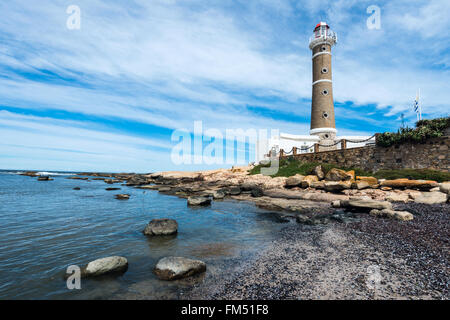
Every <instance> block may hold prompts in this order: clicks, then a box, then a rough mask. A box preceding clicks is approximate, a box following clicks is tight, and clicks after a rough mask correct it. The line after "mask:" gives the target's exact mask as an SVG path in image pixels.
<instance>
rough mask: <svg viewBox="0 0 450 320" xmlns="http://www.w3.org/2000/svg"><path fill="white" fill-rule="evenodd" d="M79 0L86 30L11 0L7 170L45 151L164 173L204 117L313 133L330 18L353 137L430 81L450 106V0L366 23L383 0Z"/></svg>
mask: <svg viewBox="0 0 450 320" xmlns="http://www.w3.org/2000/svg"><path fill="white" fill-rule="evenodd" d="M75 2H76V3H74V4H77V5H78V6H80V8H81V14H82V15H81V18H82V24H81V30H73V31H71V30H68V29H67V28H66V19H67V17H68V15H67V14H66V8H67V5H68V4H67V2H66V1H40V2H39V3H30V2H29V1H25V0H17V1H14V2H12V1H8V2H7V1H3V2H1V3H0V15H1V19H0V41H1V43H2V46H1V47H0V105H2V106H3V107H0V108H2V109H4V110H7V112H6V111H4V112H2V113H0V126H1V127H0V130H1V131H0V132H1V138H2V139H1V140H2V141H1V142H0V144H2V143H4V145H3V144H2V145H1V147H2V154H3V155H8V158H6V157H3V158H2V160H0V166H3V167H5V166H6V167H11V166H14V165H15V163H18V162H16V161H11V158H10V156H14V155H17V156H20V158H21V159H22V160H21V162H20V163H22V164H23V166H26V163H29V164H30V166H31V164H33V163H37V162H34V161H35V159H34V160H33V158H37V157H38V155H39V157H40V158H42V159H41V160H39V161H40V162H39V163H42V165H45V158H46V154H47V155H50V154H54V155H55V157H56V154H57V159H58V160H54V159H53V158H51V157H50V156H47V158H48V161H49V162H48V163H49V166H52V167H55V166H56V164H57V163H59V165H57V167H58V168H63V167H64V166H66V165H67V166H68V162H67V161H69V160H68V159H77V160H76V162H77V163H78V165H77V163H74V162H72V164H71V166H70V168H71V169H74V170H75V169H77V168H80V169H81V168H82V169H83V170H85V169H86V168H87V167H89V168H95V169H96V170H102V168H103V167H105V166H106V164H105V159H108V157H112V158H114V162H115V165H114V167H115V168H125V167H126V168H128V169H129V170H132V169H133V168H139V169H140V170H141V169H145V168H148V169H147V170H141V171H153V170H159V169H165V168H168V163H169V162H170V161H169V160H168V159H169V154H168V150H165V149H164V148H166V149H167V148H168V147H170V131H171V130H173V129H176V128H188V129H191V128H192V126H193V122H194V121H195V120H202V121H203V122H204V125H205V127H210V128H218V129H220V130H224V129H225V128H238V127H241V128H244V129H245V128H248V127H253V128H269V129H270V128H277V129H280V130H281V131H285V132H289V133H294V134H295V133H298V134H305V133H307V131H308V129H309V123H308V121H309V112H310V95H311V53H310V51H309V49H308V43H307V42H308V38H309V36H310V34H311V32H312V28H313V26H314V25H315V24H316V23H317V22H318V20H320V19H322V20H327V21H328V22H329V23H330V24H331V26H332V28H333V29H334V30H335V31H337V32H338V34H339V38H340V43H339V44H338V46H337V47H336V48H335V49H334V58H333V59H334V61H333V63H334V66H333V73H334V74H333V76H334V97H335V100H336V102H337V105H338V106H339V107H338V108H337V109H336V113H337V115H336V116H337V118H338V120H339V121H338V123H339V124H340V126H341V127H340V128H338V129H339V130H340V132H341V133H342V134H352V133H355V134H369V133H373V132H375V131H382V130H389V129H395V128H396V127H397V126H398V123H397V122H395V121H393V119H396V118H397V117H398V115H399V114H400V113H406V114H407V118H409V119H413V117H414V115H413V114H412V113H411V112H410V110H412V108H411V103H412V99H413V98H414V96H415V92H416V90H417V89H418V88H421V90H422V94H423V103H424V112H425V114H426V115H429V116H437V115H443V114H446V113H447V114H448V110H449V109H448V103H447V100H448V94H447V93H448V92H449V91H450V71H449V65H450V63H449V61H450V60H449V53H450V48H449V46H450V45H449V43H450V41H448V39H449V37H450V35H448V34H445V32H444V34H442V30H447V29H448V24H449V22H448V21H449V19H448V12H449V10H448V9H449V4H448V1H446V0H432V1H421V0H418V1H403V0H401V1H395V2H393V1H378V2H377V3H376V4H377V5H379V6H380V7H381V10H382V13H381V18H382V28H381V30H368V29H367V28H366V24H365V23H366V19H367V17H368V15H367V13H366V8H367V7H368V6H369V5H371V4H373V3H372V1H355V0H338V1H328V0H327V1H321V2H317V1H312V0H311V1H291V0H280V1H267V0H260V1H243V0H242V1H235V2H233V3H231V2H228V1H219V0H213V1H199V0H195V1H175V0H173V1H168V0H152V1H144V0H134V1H127V2H122V1H100V0H90V1H87V0H77V1H75ZM434 21H439V22H440V23H442V26H436V25H434ZM437 38H439V39H440V41H437ZM348 103H351V106H352V107H351V108H346V107H345V106H348ZM343 106H344V107H343ZM368 110H370V112H368ZM277 111H279V112H277ZM369 113H370V114H369ZM353 119H358V122H359V123H360V125H359V126H355V124H354V121H353ZM387 119H389V121H390V122H388V121H386V120H387ZM143 124H144V125H147V126H148V128H147V129H145V128H143ZM64 128H66V129H67V130H64ZM59 133H64V134H59ZM33 137H34V139H33ZM9 139H12V141H6V140H9ZM69 145H70V148H67V146H69ZM20 146H21V147H20ZM35 147H36V148H41V149H39V150H42V152H41V151H39V152H40V153H38V151H37V149H36V148H35ZM45 148H47V149H45ZM48 148H50V149H51V150H49V149H48ZM44 150H45V151H44ZM69 150H72V151H79V153H78V154H77V157H74V156H73V154H74V152H71V154H70V155H69V154H68V153H69ZM117 150H121V152H120V153H121V154H122V155H120V156H119V154H118V152H117ZM75 153H76V152H75ZM65 155H66V156H65ZM88 155H89V156H88ZM27 158H28V159H29V160H28V162H27V160H26V159H27ZM112 158H111V159H112ZM142 159H151V160H149V161H150V162H149V161H147V160H145V161H143V160H142ZM141 160H142V161H141ZM58 161H59V162H58ZM139 161H141V162H139ZM133 163H134V164H133ZM9 164H10V165H9ZM108 165H109V166H110V167H111V165H110V162H108ZM111 168H112V167H111ZM123 170H125V169H123Z"/></svg>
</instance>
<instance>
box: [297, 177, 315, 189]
mask: <svg viewBox="0 0 450 320" xmlns="http://www.w3.org/2000/svg"><path fill="white" fill-rule="evenodd" d="M318 181H319V178H318V177H317V176H314V175H309V176H306V177H305V178H304V179H303V180H302V183H301V187H302V188H309V187H310V186H311V184H312V183H313V182H318Z"/></svg>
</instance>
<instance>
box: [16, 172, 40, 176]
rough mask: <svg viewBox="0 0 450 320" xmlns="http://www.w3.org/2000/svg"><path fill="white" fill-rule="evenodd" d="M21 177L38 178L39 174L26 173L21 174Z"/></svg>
mask: <svg viewBox="0 0 450 320" xmlns="http://www.w3.org/2000/svg"><path fill="white" fill-rule="evenodd" d="M20 175H21V176H27V177H38V176H39V174H38V173H37V172H36V171H26V172H23V173H21V174H20Z"/></svg>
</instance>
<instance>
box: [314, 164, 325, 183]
mask: <svg viewBox="0 0 450 320" xmlns="http://www.w3.org/2000/svg"><path fill="white" fill-rule="evenodd" d="M314 174H315V175H316V176H317V178H319V180H323V178H325V173H324V172H323V169H322V166H317V167H315V168H314Z"/></svg>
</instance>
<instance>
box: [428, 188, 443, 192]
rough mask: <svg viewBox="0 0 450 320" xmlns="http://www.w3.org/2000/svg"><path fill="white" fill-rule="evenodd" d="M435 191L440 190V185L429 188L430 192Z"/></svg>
mask: <svg viewBox="0 0 450 320" xmlns="http://www.w3.org/2000/svg"><path fill="white" fill-rule="evenodd" d="M436 191H441V188H440V187H436V188H432V189H430V192H436Z"/></svg>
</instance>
